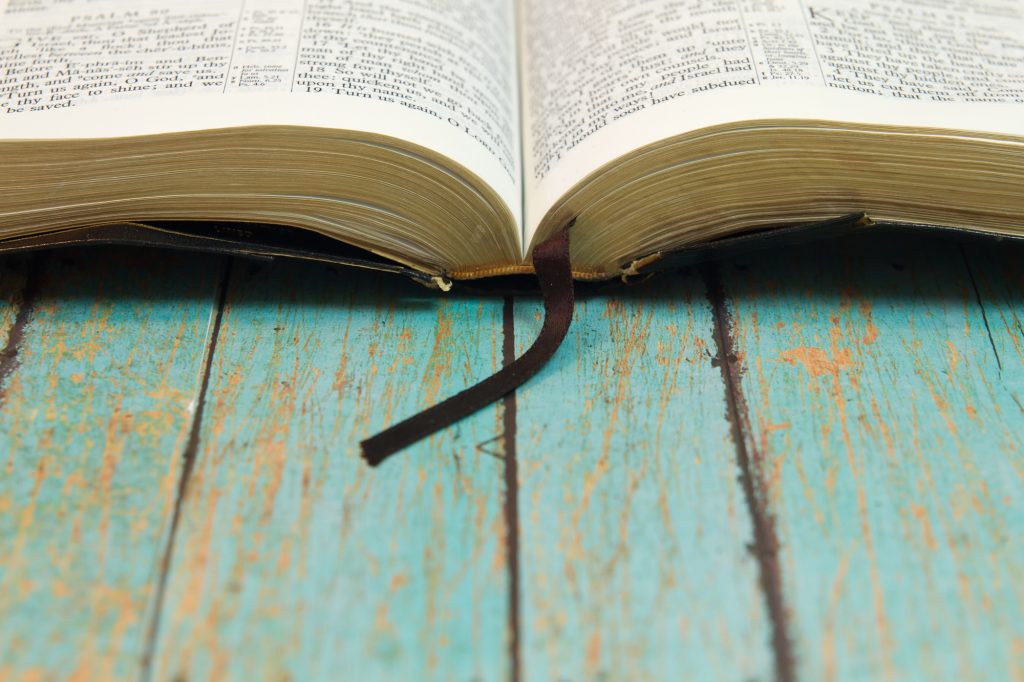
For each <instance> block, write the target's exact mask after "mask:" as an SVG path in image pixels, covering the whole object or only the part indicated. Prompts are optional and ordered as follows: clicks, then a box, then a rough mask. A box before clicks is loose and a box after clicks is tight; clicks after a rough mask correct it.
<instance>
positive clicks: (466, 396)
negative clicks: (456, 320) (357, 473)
mask: <svg viewBox="0 0 1024 682" xmlns="http://www.w3.org/2000/svg"><path fill="white" fill-rule="evenodd" d="M571 227H572V225H571V224H570V225H569V226H568V227H566V228H565V229H564V230H562V231H561V232H559V233H558V234H556V235H555V236H554V237H551V238H550V239H548V240H547V241H545V242H543V243H542V244H540V245H538V246H537V248H535V249H534V250H533V268H534V270H535V271H536V272H537V280H538V281H539V282H540V288H541V293H542V295H543V297H544V325H543V326H542V327H541V330H540V335H539V336H538V337H537V340H536V341H534V342H533V345H532V346H530V349H529V350H528V351H526V352H525V353H523V355H522V356H521V357H519V358H516V360H515V361H514V362H512V363H511V364H509V365H508V366H506V367H504V368H503V369H501V370H500V371H499V372H498V373H497V374H494V375H492V376H491V377H490V378H488V379H485V380H484V381H481V382H480V383H479V384H477V385H475V386H473V387H471V388H467V389H466V390H465V391H463V392H462V393H459V394H458V395H455V396H452V397H451V398H448V400H445V401H444V402H442V403H439V404H437V405H434V406H433V407H431V408H429V409H426V410H424V411H423V412H420V413H419V414H417V415H415V416H413V417H410V418H409V419H406V420H405V421H403V422H400V423H398V424H395V425H394V426H392V427H391V428H389V429H387V430H385V431H382V432H380V433H378V434H377V435H376V436H373V437H372V438H368V439H366V440H364V441H363V442H362V443H360V445H361V446H362V448H363V459H365V460H366V462H367V463H368V464H369V465H370V466H377V465H378V464H380V463H381V462H383V461H384V460H386V459H387V458H388V457H390V456H391V455H393V454H395V453H396V452H398V451H399V450H402V449H403V448H406V447H408V446H410V445H412V444H413V443H416V442H417V441H420V440H422V439H424V438H426V437H427V436H429V435H431V434H433V433H436V432H438V431H440V430H441V429H443V428H445V427H448V426H451V425H452V424H454V423H456V422H458V421H460V420H462V419H465V418H466V417H468V416H470V415H471V414H474V413H475V412H478V411H480V410H482V409H483V408H485V407H487V406H488V405H490V404H492V403H495V402H497V401H499V400H501V399H502V398H504V397H505V396H506V395H508V394H509V393H511V392H512V391H514V390H516V389H517V388H519V387H520V386H522V385H523V384H524V383H526V382H527V381H529V380H530V378H531V377H533V375H535V374H536V373H537V372H539V371H540V369H541V368H542V367H543V366H544V365H546V364H547V362H548V360H550V359H551V356H553V355H554V354H555V351H557V350H558V347H559V346H560V345H561V344H562V340H563V339H565V335H566V333H567V332H568V331H569V325H570V324H571V323H572V312H573V307H574V304H575V294H574V291H573V282H572V272H571V270H570V268H569V229H570V228H571Z"/></svg>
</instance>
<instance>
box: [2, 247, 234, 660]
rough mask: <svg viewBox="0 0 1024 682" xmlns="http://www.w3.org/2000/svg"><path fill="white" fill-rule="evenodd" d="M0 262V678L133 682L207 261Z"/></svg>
mask: <svg viewBox="0 0 1024 682" xmlns="http://www.w3.org/2000/svg"><path fill="white" fill-rule="evenodd" d="M28 262H29V261H27V260H25V259H5V260H4V261H3V262H2V263H0V329H2V333H0V339H2V340H3V342H4V343H5V347H6V349H7V350H6V351H5V355H4V358H5V362H6V363H7V364H6V368H7V370H9V371H8V372H7V376H6V377H4V379H3V382H2V384H0V392H2V395H3V398H2V409H0V453H2V454H0V469H2V471H3V475H2V476H0V613H2V614H3V616H2V618H0V679H3V680H51V679H52V680H64V679H68V680H73V679H103V680H126V679H136V678H137V676H138V673H139V667H140V663H141V659H142V656H143V653H144V646H145V631H146V619H147V611H148V609H150V608H151V607H152V596H153V587H154V585H155V577H156V573H157V567H158V564H159V560H160V556H161V552H162V548H163V542H164V540H165V534H166V530H167V520H168V516H169V512H170V510H171V508H172V507H173V505H174V493H175V485H176V481H177V476H178V473H179V470H180V466H179V464H180V462H179V455H180V453H181V447H182V444H183V443H184V441H185V439H186V437H187V434H188V431H189V428H190V426H191V421H192V419H191V417H192V411H191V410H192V406H193V404H194V401H195V399H196V394H197V391H198V378H199V374H200V369H201V366H202V362H203V358H204V352H205V350H206V347H207V341H208V331H209V322H210V317H211V313H212V306H213V300H214V294H215V289H216V286H217V280H218V278H219V276H220V266H219V262H218V261H216V260H211V259H209V258H184V257H179V256H175V255H168V254H159V253H143V252H139V251H125V250H118V249H96V250H83V251H72V252H63V253H61V254H59V255H52V256H42V255H40V256H37V257H35V259H34V261H33V265H32V270H31V271H30V270H29V269H28V265H27V263H28Z"/></svg>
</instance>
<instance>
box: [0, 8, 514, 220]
mask: <svg viewBox="0 0 1024 682" xmlns="http://www.w3.org/2000/svg"><path fill="white" fill-rule="evenodd" d="M249 125H298V126H313V127H323V128H337V129H347V130H355V131H365V132H368V133H373V134H377V135H385V136H389V137H394V138H400V139H403V140H408V141H410V142H413V143H414V144H417V145H420V146H422V147H426V148H428V149H430V150H432V151H434V152H437V153H440V154H443V155H445V156H447V157H449V158H451V159H453V160H454V161H456V162H457V163H459V164H461V165H462V166H464V167H465V168H467V169H469V170H470V171H471V172H473V173H475V174H476V175H477V176H479V177H480V178H481V179H482V180H483V181H484V182H486V183H487V184H488V185H490V186H491V187H492V188H493V189H494V190H495V191H496V192H497V193H498V194H499V195H500V196H501V197H502V198H504V200H505V202H506V203H507V204H508V206H509V209H510V210H511V212H512V214H513V215H514V216H519V215H520V213H521V206H522V194H521V190H520V182H521V178H522V173H521V168H520V164H521V149H520V143H519V131H520V126H519V102H518V82H517V63H516V44H515V8H514V5H513V3H512V0H176V1H175V2H167V1H166V0H117V1H114V0H0V140H3V139H8V140H11V139H45V138H92V137H116V136H129V135H143V134H159V133H167V132H181V131H189V130H203V129H211V128H223V127H233V126H249Z"/></svg>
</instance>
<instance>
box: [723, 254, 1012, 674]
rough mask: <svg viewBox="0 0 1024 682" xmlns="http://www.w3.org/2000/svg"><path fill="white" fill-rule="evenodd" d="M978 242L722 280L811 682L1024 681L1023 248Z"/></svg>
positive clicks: (805, 260)
mask: <svg viewBox="0 0 1024 682" xmlns="http://www.w3.org/2000/svg"><path fill="white" fill-rule="evenodd" d="M979 249H980V250H975V251H974V252H973V255H971V256H968V255H967V253H966V251H964V250H962V249H961V247H959V246H958V245H957V244H956V243H955V242H951V241H943V240H930V241H927V242H922V241H921V240H915V239H913V238H905V239H895V240H893V239H889V240H886V241H884V242H882V241H879V240H878V239H873V238H864V239H862V240H860V241H856V242H846V243H843V244H840V245H827V246H824V247H822V246H809V247H806V248H800V249H796V250H794V251H793V252H792V253H790V254H787V255H785V256H775V257H772V258H762V259H749V258H748V259H745V260H744V262H743V263H742V264H733V265H731V266H726V267H724V268H723V275H722V277H723V280H724V284H725V289H726V290H727V291H728V292H729V294H730V295H731V301H732V311H733V315H734V321H733V324H734V327H735V328H734V330H733V332H734V338H735V344H736V349H737V353H738V354H739V356H740V357H739V360H740V362H741V364H742V370H743V373H742V375H741V376H742V380H741V385H742V398H743V399H744V402H745V420H746V423H745V425H744V430H745V434H746V438H747V446H748V447H749V449H750V450H751V452H752V453H753V457H754V459H756V461H757V463H758V464H757V469H758V475H759V486H760V489H759V494H760V495H762V496H763V498H764V500H765V503H766V505H767V507H768V508H769V509H770V511H771V513H772V515H773V517H774V522H775V526H776V530H777V533H778V537H779V541H780V545H781V550H780V551H781V553H782V554H781V566H782V575H783V589H784V595H785V599H786V602H787V604H788V608H789V615H790V618H791V621H792V623H791V632H793V633H794V639H795V641H794V645H795V653H796V658H797V661H798V670H799V671H800V673H801V677H802V678H803V679H814V680H834V679H839V680H850V679H933V680H937V679H950V680H963V679H993V680H995V679H1021V678H1022V676H1024V579H1022V578H1024V543H1022V534H1024V479H1022V476H1024V455H1022V444H1024V411H1022V409H1021V403H1020V389H1021V386H1022V380H1024V363H1022V355H1021V352H1020V349H1021V344H1022V338H1021V327H1020V316H1021V315H1022V313H1024V307H1022V299H1021V293H1022V290H1021V285H1022V281H1021V278H1020V268H1019V264H1020V262H1021V258H1022V256H1024V252H1022V251H1021V250H1020V248H1016V249H1015V250H1014V251H1013V254H1012V257H1011V256H1010V254H1009V253H1006V254H1005V255H1004V256H1003V257H1000V256H999V245H998V244H992V243H991V242H989V243H987V244H986V245H985V246H983V247H979ZM969 268H970V270H974V271H975V272H983V273H985V274H984V277H983V282H984V283H985V285H986V286H985V288H983V289H981V290H980V293H979V292H978V291H976V290H975V288H974V286H973V285H972V276H971V272H970V270H969ZM986 317H987V322H988V324H987V323H986ZM994 351H1001V352H1000V353H999V355H998V357H997V354H996V352H994Z"/></svg>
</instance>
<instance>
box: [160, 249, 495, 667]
mask: <svg viewBox="0 0 1024 682" xmlns="http://www.w3.org/2000/svg"><path fill="white" fill-rule="evenodd" d="M501 305H502V304H501V300H500V299H487V300H485V299H474V298H472V297H468V298H459V297H452V296H449V297H439V296H437V294H436V293H433V292H427V291H424V290H422V289H420V288H419V287H415V286H414V285H411V284H409V283H407V282H404V281H402V280H397V279H395V278H388V277H382V276H380V275H379V274H373V273H359V272H355V271H346V270H328V269H322V268H318V267H310V266H309V265H295V264H279V265H274V266H268V267H262V266H251V267H250V266H242V268H241V270H238V269H236V272H235V274H234V276H233V278H232V281H231V285H230V289H229V291H228V297H227V304H226V308H225V310H224V315H223V321H222V328H221V333H220V337H219V339H218V344H217V351H216V355H215V358H214V362H213V367H212V376H211V380H210V388H209V394H208V396H207V403H206V409H205V415H206V416H205V418H204V420H203V424H202V430H201V432H200V441H199V450H198V459H197V461H196V463H195V468H194V473H193V476H192V479H191V480H190V482H189V486H188V489H187V493H186V498H185V500H184V506H183V514H182V517H181V525H180V528H179V531H178V536H177V538H176V541H175V553H174V557H173V562H172V566H171V573H170V575H169V578H168V583H167V591H166V597H165V603H164V607H163V612H162V619H161V623H160V627H159V634H160V636H159V647H158V651H157V658H156V660H155V667H154V670H155V673H156V676H157V678H158V679H188V680H201V679H244V680H282V679H293V680H305V679H359V680H375V679H392V680H393V679H409V680H412V679H416V680H428V679H438V680H472V679H480V680H497V679H503V678H504V677H505V676H506V674H507V672H508V669H509V664H508V657H507V647H506V641H507V640H506V638H507V636H508V631H507V622H508V611H507V606H506V604H507V596H506V595H507V580H508V578H507V572H506V549H505V542H504V540H505V533H506V529H505V522H504V517H503V514H502V499H503V495H502V479H503V473H502V472H503V468H502V459H501V457H502V449H501V441H500V439H496V437H497V436H498V435H499V434H500V433H501V428H502V411H501V407H500V406H495V407H494V408H491V409H488V410H486V411H485V412H483V413H480V414H478V415H476V416H475V417H473V418H471V419H469V420H467V421H465V422H463V423H462V424H460V425H458V426H457V427H456V428H454V429H450V430H448V431H445V432H444V433H442V434H439V435H438V436H436V437H434V438H432V439H431V440H430V441H429V442H427V443H424V444H421V445H420V446H418V447H414V448H411V449H410V450H408V451H406V452H405V453H403V454H402V455H400V456H398V457H396V458H395V459H393V460H392V461H389V462H388V463H387V464H386V465H384V466H383V467H381V468H380V469H378V470H372V469H370V468H369V467H367V466H366V465H365V464H364V463H363V462H362V461H361V460H360V459H359V456H358V451H357V447H356V446H357V443H358V441H359V440H360V439H361V438H363V437H365V436H367V435H370V434H371V433H372V432H374V431H375V430H378V429H380V428H382V427H383V426H385V425H387V424H390V423H393V422H394V421H396V420H397V419H399V418H401V417H405V416H407V415H409V414H412V413H413V412H415V411H417V410H418V409H421V408H422V407H423V406H426V405H430V404H433V403H435V402H436V401H437V400H438V399H440V398H443V397H446V396H447V395H448V394H450V393H452V392H454V391H455V390H457V389H461V388H463V387H465V386H466V385H468V384H469V383H471V382H474V381H476V380H478V379H480V378H481V377H484V376H486V375H487V374H488V373H490V372H492V371H494V369H495V368H496V367H498V366H499V365H500V363H501V343H502V330H501V321H502V308H501Z"/></svg>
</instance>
